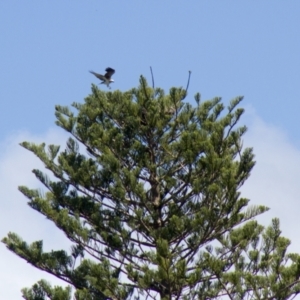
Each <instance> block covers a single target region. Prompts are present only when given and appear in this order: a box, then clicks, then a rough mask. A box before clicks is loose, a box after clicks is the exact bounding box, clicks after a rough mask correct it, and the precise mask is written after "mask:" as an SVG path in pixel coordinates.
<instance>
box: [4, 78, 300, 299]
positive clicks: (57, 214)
mask: <svg viewBox="0 0 300 300" xmlns="http://www.w3.org/2000/svg"><path fill="white" fill-rule="evenodd" d="M185 97H186V91H185V90H184V89H182V88H171V89H170V92H169V94H168V95H165V93H164V91H163V90H162V89H160V88H150V87H149V86H147V83H146V80H145V79H144V78H143V77H141V80H140V86H139V87H138V88H134V89H131V90H129V91H127V92H124V93H122V92H120V91H115V92H103V91H101V90H99V89H98V88H97V87H96V86H93V87H92V94H91V95H89V96H88V97H87V98H86V99H85V103H84V104H79V103H74V104H73V107H74V108H75V109H76V110H77V111H78V112H77V114H76V115H75V114H74V113H73V112H72V111H71V110H70V109H68V108H67V107H61V106H57V107H56V117H57V125H59V126H60V127H62V128H63V129H64V130H66V131H67V132H69V133H70V134H71V136H72V137H71V138H70V139H69V140H68V141H67V146H66V149H65V150H64V151H61V152H60V151H59V149H60V147H59V146H55V145H49V146H48V150H47V151H46V149H45V144H41V145H36V144H31V143H28V142H24V143H22V144H21V145H22V146H23V147H24V148H26V149H28V150H29V151H32V152H33V153H34V154H35V155H36V156H38V157H39V159H40V160H41V161H42V162H43V163H44V165H45V167H46V169H48V170H50V171H51V172H52V174H53V175H54V176H55V178H56V180H50V179H49V178H48V177H47V176H46V174H44V173H42V172H41V171H40V170H33V172H34V174H35V175H36V177H37V178H38V179H39V180H40V181H41V182H42V183H43V184H44V186H45V188H46V189H47V190H48V191H47V192H46V193H45V194H43V193H41V192H40V191H38V190H34V189H29V188H27V187H24V186H21V187H20V188H19V189H20V191H21V192H22V193H23V194H24V195H25V196H26V197H27V198H28V199H29V205H30V206H31V207H32V208H33V209H35V210H36V211H38V212H39V213H41V214H43V215H44V216H46V217H47V218H48V219H49V220H51V221H52V222H54V224H55V225H56V226H57V227H58V228H59V229H61V230H62V231H63V232H64V233H65V234H66V236H67V237H68V238H69V240H70V241H72V242H73V244H74V245H73V247H72V249H71V252H70V253H69V254H68V253H67V252H66V251H64V250H55V251H54V250H53V251H51V252H48V253H45V252H44V251H43V243H42V241H37V242H34V243H32V244H30V245H28V244H27V243H26V242H24V241H23V240H22V239H21V238H20V237H18V236H17V235H16V234H14V233H9V234H8V236H7V237H6V238H4V239H3V242H4V243H5V244H6V246H7V247H8V249H9V250H11V251H13V252H14V253H16V254H17V255H18V256H20V257H21V258H23V259H25V260H26V261H28V262H29V263H31V264H32V265H34V266H35V267H37V268H39V269H41V270H44V271H46V272H48V273H50V274H53V275H54V276H56V277H58V278H60V279H62V280H64V281H65V282H67V283H69V284H70V285H71V286H73V287H75V295H74V297H75V299H87V300H89V299H94V300H96V299H113V300H124V299H149V298H152V299H161V300H167V299H199V300H200V299H201V300H207V299H261V300H266V299H276V300H283V299H291V298H292V297H294V296H295V295H297V294H298V293H299V291H300V284H299V275H300V257H299V255H298V254H287V247H288V245H289V240H287V239H286V238H284V237H281V236H280V229H279V220H278V219H274V220H273V221H272V224H271V226H269V227H268V228H266V229H265V228H264V227H263V226H261V225H259V224H258V223H257V221H255V220H254V218H255V217H256V216H257V215H259V214H261V213H263V212H265V211H267V209H268V208H267V207H265V206H248V203H249V200H248V199H245V198H242V197H241V196H240V193H239V188H240V187H241V186H242V185H243V184H244V182H245V180H246V179H247V178H248V177H249V175H250V172H251V170H252V168H253V166H254V155H253V152H252V149H250V148H247V149H244V150H243V149H242V146H241V145H242V136H243V134H244V133H245V132H246V128H245V127H244V126H243V127H239V128H236V125H237V123H238V121H239V119H240V117H241V116H242V114H243V112H244V110H243V109H241V108H237V106H238V104H239V103H240V102H241V100H242V97H238V98H236V99H234V100H233V101H231V103H230V105H229V106H228V109H227V113H224V110H225V107H224V105H223V104H222V103H221V99H220V98H215V99H213V100H211V101H205V102H203V103H200V95H199V94H197V95H196V96H195V100H196V106H195V107H193V106H192V105H190V104H189V103H184V102H183V99H184V98H185ZM79 143H80V144H81V145H84V147H85V148H86V150H87V153H85V154H84V153H82V152H80V150H79ZM247 206H248V208H247ZM78 258H80V262H78V260H77V259H78ZM23 297H24V298H25V299H28V300H38V299H39V300H40V299H70V298H71V291H70V287H67V288H61V287H51V286H50V285H49V284H48V283H46V282H45V281H43V280H42V281H39V282H38V283H37V284H35V285H34V286H33V287H32V288H30V289H23Z"/></svg>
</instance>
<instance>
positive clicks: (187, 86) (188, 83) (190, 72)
mask: <svg viewBox="0 0 300 300" xmlns="http://www.w3.org/2000/svg"><path fill="white" fill-rule="evenodd" d="M191 74H192V71H189V78H188V82H187V85H186V89H185V95H184V97H183V98H182V99H181V100H183V99H185V97H186V96H187V91H188V88H189V85H190V79H191Z"/></svg>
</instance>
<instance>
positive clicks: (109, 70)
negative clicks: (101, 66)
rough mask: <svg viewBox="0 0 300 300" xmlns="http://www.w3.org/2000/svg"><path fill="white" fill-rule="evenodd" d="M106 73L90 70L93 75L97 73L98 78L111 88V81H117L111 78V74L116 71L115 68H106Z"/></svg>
mask: <svg viewBox="0 0 300 300" xmlns="http://www.w3.org/2000/svg"><path fill="white" fill-rule="evenodd" d="M105 71H106V73H105V74H104V75H101V74H98V73H96V72H93V71H90V73H92V74H93V75H95V76H96V77H97V78H99V79H100V80H102V82H101V84H102V83H104V84H106V85H107V87H108V88H111V87H110V86H109V84H110V83H112V82H115V81H114V80H113V79H111V76H112V75H113V74H114V73H115V70H114V69H112V68H106V69H105Z"/></svg>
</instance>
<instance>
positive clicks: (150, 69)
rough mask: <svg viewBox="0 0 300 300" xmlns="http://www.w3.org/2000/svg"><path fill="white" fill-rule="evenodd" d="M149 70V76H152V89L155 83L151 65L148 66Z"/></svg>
mask: <svg viewBox="0 0 300 300" xmlns="http://www.w3.org/2000/svg"><path fill="white" fill-rule="evenodd" d="M150 71H151V76H152V88H153V89H154V87H155V85H154V76H153V72H152V67H151V66H150Z"/></svg>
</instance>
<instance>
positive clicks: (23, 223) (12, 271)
mask: <svg viewBox="0 0 300 300" xmlns="http://www.w3.org/2000/svg"><path fill="white" fill-rule="evenodd" d="M23 141H29V142H35V143H42V142H46V143H47V144H48V143H49V144H50V143H53V144H61V145H64V144H65V141H66V134H64V132H63V131H62V130H59V129H51V130H49V131H48V132H47V133H46V134H45V135H44V136H34V135H31V134H29V133H26V132H19V133H16V134H14V135H12V136H11V137H10V138H8V139H6V140H5V141H4V142H3V143H1V149H2V153H1V154H0V182H1V185H0V203H1V217H0V238H1V239H2V238H3V237H4V236H6V235H7V233H8V232H9V231H12V232H15V233H17V234H18V235H19V236H21V237H22V238H23V239H24V240H25V241H27V242H29V243H31V242H33V241H36V240H44V249H45V250H46V251H49V250H50V249H57V250H60V249H65V250H69V248H70V246H69V245H70V243H69V242H68V240H67V239H66V238H65V236H64V234H63V233H62V232H60V231H59V230H58V229H57V228H56V227H55V226H54V225H53V224H52V223H51V222H50V221H49V220H47V219H46V218H45V217H44V216H42V215H41V214H39V213H37V212H36V211H34V210H33V209H31V208H30V207H29V206H28V205H27V202H28V201H27V198H25V196H23V195H22V194H21V193H20V192H19V191H18V186H20V185H25V186H28V187H29V188H39V187H41V184H39V181H38V180H37V179H36V178H35V176H34V174H33V173H32V172H31V171H32V169H33V168H39V169H41V170H42V171H44V168H43V165H42V163H41V162H40V161H39V159H38V158H37V157H36V156H35V155H34V154H33V153H31V152H29V151H27V150H26V149H24V148H23V147H21V146H19V143H20V142H23ZM0 257H1V259H0V270H1V272H0V299H21V298H22V297H21V292H20V290H21V288H23V287H30V286H32V284H34V283H35V282H36V281H38V280H40V279H42V278H44V279H46V280H48V281H50V282H52V283H53V284H59V285H63V282H62V281H60V280H57V279H56V278H55V277H54V276H51V275H48V274H47V273H45V272H41V271H39V270H37V269H35V268H34V267H33V266H31V265H30V264H28V263H27V262H25V261H24V260H22V259H20V258H19V257H18V256H16V255H15V254H13V253H12V252H10V251H8V250H7V249H6V247H5V245H4V244H2V243H1V245H0Z"/></svg>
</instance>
